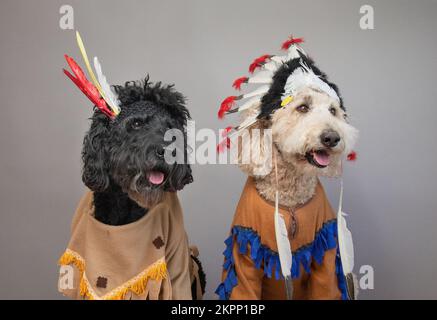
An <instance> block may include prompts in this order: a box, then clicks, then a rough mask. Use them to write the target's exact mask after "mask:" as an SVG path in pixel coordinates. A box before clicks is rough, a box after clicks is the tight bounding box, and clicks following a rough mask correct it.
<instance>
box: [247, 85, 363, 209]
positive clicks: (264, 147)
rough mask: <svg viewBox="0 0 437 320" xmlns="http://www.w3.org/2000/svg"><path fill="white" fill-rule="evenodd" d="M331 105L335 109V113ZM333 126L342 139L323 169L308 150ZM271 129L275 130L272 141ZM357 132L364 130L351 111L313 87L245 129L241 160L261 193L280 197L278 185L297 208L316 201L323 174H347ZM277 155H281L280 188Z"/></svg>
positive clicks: (284, 198)
mask: <svg viewBox="0 0 437 320" xmlns="http://www.w3.org/2000/svg"><path fill="white" fill-rule="evenodd" d="M302 104H305V105H307V106H308V107H310V110H309V112H307V113H300V112H298V111H297V109H296V108H297V107H298V106H300V105H302ZM258 108H259V106H254V107H253V108H251V109H250V110H249V111H247V112H246V113H245V114H243V121H244V120H245V119H248V118H250V117H253V116H254V114H257V113H258V111H259V110H258ZM331 108H335V111H336V114H335V115H333V114H332V113H331V111H332V110H331V111H330V109H331ZM327 129H332V130H335V131H336V132H338V133H339V135H340V138H341V140H340V142H339V143H338V145H337V146H335V147H334V148H331V149H330V150H329V154H330V160H331V161H330V164H329V165H328V166H327V167H326V168H323V169H321V168H318V167H315V166H314V165H312V164H310V163H308V161H307V160H306V158H305V154H306V153H307V152H310V151H313V150H318V149H321V148H323V145H322V144H321V140H320V135H321V133H322V132H323V131H324V130H327ZM269 130H271V131H269ZM267 133H269V134H270V133H271V139H269V138H268V136H269V135H268V134H267ZM266 134H267V135H266ZM357 135H358V131H357V130H356V129H355V128H354V127H352V126H351V125H350V124H348V123H347V120H346V115H345V112H344V111H343V110H342V109H340V106H339V104H338V102H337V101H336V100H335V99H333V98H331V97H330V96H328V95H327V94H325V93H323V92H321V91H319V90H317V89H314V88H310V87H308V88H305V89H304V90H302V91H300V92H299V93H298V94H297V95H296V96H295V97H294V99H293V100H292V101H291V102H290V103H289V104H288V105H286V106H284V107H282V108H280V109H278V110H277V111H276V112H275V113H274V114H273V115H272V116H271V119H270V120H259V121H257V122H256V123H255V124H253V125H252V126H251V127H250V128H249V129H247V130H244V131H243V132H242V133H241V135H240V137H239V148H238V164H239V166H240V168H241V170H243V171H244V172H245V173H247V174H248V175H250V176H252V177H254V178H255V181H256V187H257V190H258V192H259V193H260V194H261V196H263V197H264V198H265V199H267V200H269V201H274V199H275V192H276V190H277V188H278V190H279V203H280V205H283V206H286V207H290V208H293V207H296V206H299V205H302V204H304V203H306V202H307V201H308V200H310V199H311V197H312V196H313V195H314V192H315V187H316V184H317V177H318V176H321V175H323V176H338V175H339V174H340V173H341V160H342V158H343V157H344V156H345V155H346V154H348V153H349V152H350V151H351V149H352V147H353V145H354V143H355V140H356V138H357ZM272 155H274V156H276V159H277V168H278V186H276V176H275V171H274V170H272V168H273V164H272V159H273V158H274V157H272Z"/></svg>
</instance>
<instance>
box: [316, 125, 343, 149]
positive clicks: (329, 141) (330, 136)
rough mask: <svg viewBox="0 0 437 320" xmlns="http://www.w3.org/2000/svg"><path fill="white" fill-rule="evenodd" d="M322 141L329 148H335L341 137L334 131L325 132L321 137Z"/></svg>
mask: <svg viewBox="0 0 437 320" xmlns="http://www.w3.org/2000/svg"><path fill="white" fill-rule="evenodd" d="M320 141H321V142H322V144H323V145H324V146H325V147H327V148H334V147H335V146H336V145H337V144H338V143H339V142H340V135H339V134H338V133H337V131H334V130H332V129H329V130H325V131H323V132H322V134H321V135H320Z"/></svg>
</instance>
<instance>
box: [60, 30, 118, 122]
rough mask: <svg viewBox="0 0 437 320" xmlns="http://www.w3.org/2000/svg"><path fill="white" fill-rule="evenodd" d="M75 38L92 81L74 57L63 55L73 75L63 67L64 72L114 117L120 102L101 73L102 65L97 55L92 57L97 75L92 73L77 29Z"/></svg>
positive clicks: (93, 100)
mask: <svg viewBox="0 0 437 320" xmlns="http://www.w3.org/2000/svg"><path fill="white" fill-rule="evenodd" d="M76 40H77V45H78V46H79V50H80V52H81V54H82V58H83V60H84V63H85V66H86V68H87V70H88V74H89V76H90V77H91V81H92V82H90V81H88V79H87V78H86V76H85V73H84V72H83V71H82V69H81V68H80V67H79V65H78V64H77V63H76V61H74V59H73V58H71V57H69V56H68V55H65V59H66V60H67V63H68V65H69V66H70V69H71V71H72V72H73V74H74V76H73V75H72V74H71V73H70V72H69V71H67V70H65V69H63V70H64V73H65V74H66V75H67V76H68V77H69V78H70V79H71V81H73V83H74V84H75V85H76V86H77V87H78V88H79V89H80V90H81V91H82V92H83V93H84V94H85V95H86V96H87V97H88V99H90V101H91V102H92V103H94V105H95V106H96V107H97V108H98V109H99V110H100V111H101V112H102V113H103V114H105V115H106V116H107V117H109V118H110V119H114V118H115V117H116V116H117V115H118V114H119V113H120V104H119V101H118V98H117V95H116V94H115V93H114V92H113V91H112V90H111V86H110V85H109V83H108V82H107V80H106V77H105V76H104V75H103V73H102V66H101V65H100V63H99V60H98V58H97V57H94V68H95V70H96V73H97V77H96V75H95V74H94V72H93V69H92V68H91V64H90V62H89V59H88V55H87V53H86V50H85V46H84V44H83V41H82V38H81V36H80V34H79V32H78V31H76Z"/></svg>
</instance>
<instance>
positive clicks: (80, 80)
mask: <svg viewBox="0 0 437 320" xmlns="http://www.w3.org/2000/svg"><path fill="white" fill-rule="evenodd" d="M65 60H67V63H68V65H69V66H70V68H71V71H73V73H74V75H75V76H76V77H74V76H73V75H72V74H71V73H70V72H68V71H67V70H65V69H63V70H64V73H65V75H66V76H67V77H69V78H70V80H71V81H73V83H74V84H75V85H76V86H77V87H78V88H79V89H80V90H81V91H82V92H83V94H85V95H86V96H87V98H88V99H90V101H91V102H92V103H94V104H95V105H96V107H97V108H99V110H100V111H102V112H103V113H104V114H105V115H106V116H108V117H110V118H111V119H112V118H114V117H115V115H114V113H113V112H112V111H111V110H110V109H109V108H108V106H107V104H106V101H105V100H104V99H103V98H102V97H101V96H100V93H99V91H98V90H97V88H96V87H95V86H94V85H93V84H92V83H91V82H89V81H88V79H87V78H86V76H85V73H84V72H83V71H82V69H81V68H80V67H79V65H78V64H77V63H76V61H74V60H73V58H71V57H69V56H67V55H65Z"/></svg>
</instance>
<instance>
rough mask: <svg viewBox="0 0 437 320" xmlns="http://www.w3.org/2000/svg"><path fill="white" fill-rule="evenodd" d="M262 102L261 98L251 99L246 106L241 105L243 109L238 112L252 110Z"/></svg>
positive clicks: (239, 108) (240, 108)
mask: <svg viewBox="0 0 437 320" xmlns="http://www.w3.org/2000/svg"><path fill="white" fill-rule="evenodd" d="M260 101H261V97H259V96H256V97H254V98H252V99H250V100H249V101H247V102H246V103H245V104H243V105H241V107H238V111H237V112H241V111H244V110H247V109H249V108H252V107H254V106H257V105H258V104H256V103H257V102H260Z"/></svg>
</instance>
